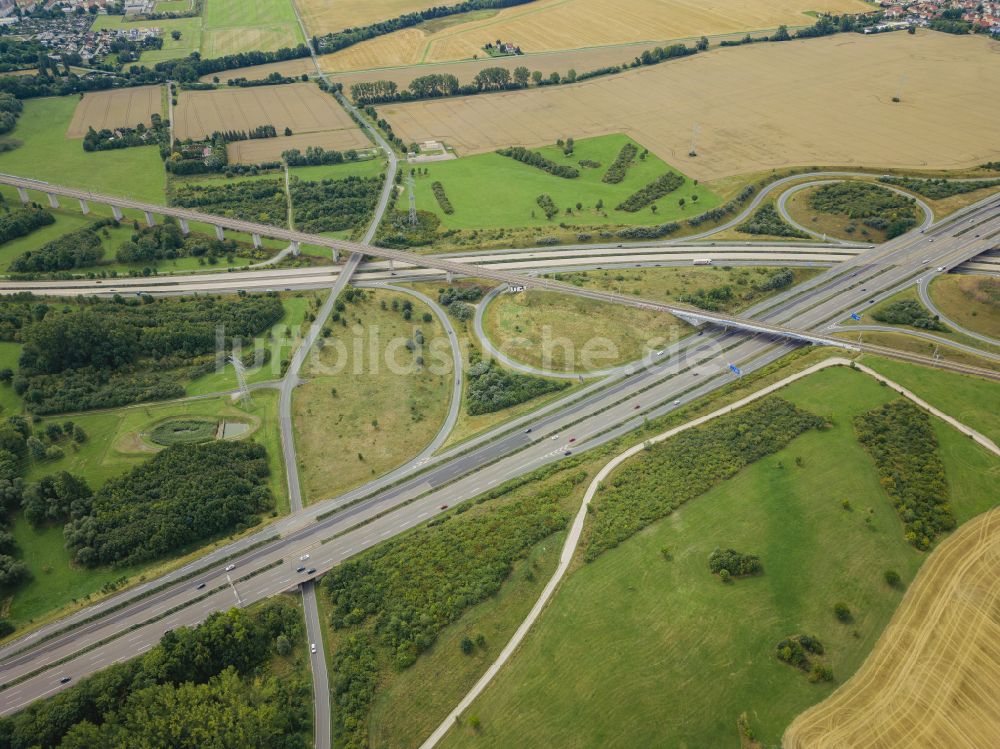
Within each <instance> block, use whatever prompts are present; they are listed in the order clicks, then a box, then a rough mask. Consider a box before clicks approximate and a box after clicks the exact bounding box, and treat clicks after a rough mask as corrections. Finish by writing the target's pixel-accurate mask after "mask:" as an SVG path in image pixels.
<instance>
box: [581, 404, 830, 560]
mask: <svg viewBox="0 0 1000 749" xmlns="http://www.w3.org/2000/svg"><path fill="white" fill-rule="evenodd" d="M823 424H824V421H823V419H821V418H820V417H818V416H814V415H813V414H811V413H808V412H807V411H803V410H802V409H800V408H798V407H796V406H795V405H793V404H792V403H790V402H788V401H786V400H784V399H782V398H778V397H775V396H769V397H767V398H764V399H762V400H760V401H757V402H756V403H754V404H752V405H749V406H745V407H743V408H741V409H740V410H738V411H736V412H735V413H732V414H727V415H725V416H721V417H719V418H717V419H714V420H713V421H710V422H708V423H707V424H705V425H703V426H700V427H695V428H693V429H688V430H686V431H684V432H681V433H680V434H678V435H676V436H675V437H672V438H671V439H669V440H665V441H663V442H659V443H656V444H650V445H649V449H648V450H645V451H643V452H642V453H640V454H639V455H637V456H636V457H634V458H632V459H631V460H629V461H628V462H626V463H625V464H624V465H622V466H621V467H620V468H619V469H618V470H617V471H616V472H615V473H614V474H613V475H612V477H611V478H610V479H609V480H608V481H606V482H605V483H604V485H603V488H602V491H601V492H599V493H598V495H597V497H596V501H595V502H594V503H592V505H591V506H592V507H593V514H592V517H593V527H592V532H591V535H590V538H589V540H588V542H587V548H586V552H585V555H584V556H585V559H587V560H588V561H589V560H593V559H596V558H597V557H598V556H600V555H601V554H602V553H603V552H605V551H607V550H608V549H611V548H614V547H615V546H617V545H618V544H620V543H621V542H622V541H624V540H625V539H627V538H629V537H630V536H632V535H633V534H635V533H637V532H638V531H640V530H642V529H643V528H645V527H646V526H647V525H649V524H650V523H652V522H654V521H656V520H659V519H660V518H662V517H665V516H667V515H669V514H670V513H672V512H673V511H674V510H675V509H677V507H679V506H680V505H682V504H683V503H684V502H686V501H688V500H690V499H693V498H694V497H697V496H699V495H701V494H704V493H705V492H707V491H708V490H709V489H711V488H712V487H713V486H715V485H716V484H718V483H720V482H722V481H725V480H726V479H728V478H730V477H732V476H734V475H736V474H737V473H738V472H739V471H741V470H742V469H743V468H745V467H746V466H748V465H750V464H751V463H754V462H756V461H757V460H760V459H761V458H763V457H764V456H766V455H771V454H773V453H775V452H777V451H778V450H780V449H782V448H783V447H785V445H787V444H788V443H789V442H791V440H792V439H794V438H795V437H797V436H798V435H800V434H802V433H803V432H805V431H806V430H809V429H816V428H819V427H821V426H822V425H823Z"/></svg>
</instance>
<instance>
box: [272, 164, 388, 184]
mask: <svg viewBox="0 0 1000 749" xmlns="http://www.w3.org/2000/svg"><path fill="white" fill-rule="evenodd" d="M384 171H385V159H383V158H375V159H362V160H359V161H345V162H344V163H343V164H329V165H326V166H293V167H291V168H290V169H289V170H288V173H289V174H290V175H291V176H293V177H298V178H299V179H301V180H305V181H307V182H318V181H319V180H323V179H346V178H347V177H376V176H378V175H380V174H382V173H383V172H384Z"/></svg>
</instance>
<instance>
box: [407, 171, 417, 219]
mask: <svg viewBox="0 0 1000 749" xmlns="http://www.w3.org/2000/svg"><path fill="white" fill-rule="evenodd" d="M406 189H407V190H408V191H409V193H410V217H409V219H408V221H409V222H410V226H416V225H417V196H416V195H415V194H414V188H413V170H412V169H411V170H410V176H409V177H408V178H407V180H406Z"/></svg>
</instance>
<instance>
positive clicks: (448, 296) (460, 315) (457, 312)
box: [438, 285, 483, 322]
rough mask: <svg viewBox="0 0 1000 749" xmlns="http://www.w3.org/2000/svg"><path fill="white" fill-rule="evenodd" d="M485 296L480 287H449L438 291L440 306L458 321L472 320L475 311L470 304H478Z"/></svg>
mask: <svg viewBox="0 0 1000 749" xmlns="http://www.w3.org/2000/svg"><path fill="white" fill-rule="evenodd" d="M482 296H483V289H482V287H480V286H464V285H462V286H449V287H448V288H446V289H440V290H439V291H438V304H440V305H441V306H442V307H444V308H445V309H446V310H447V311H448V314H450V315H451V316H452V317H454V318H455V319H456V320H462V321H463V322H464V321H465V320H471V319H472V316H473V314H474V313H475V309H474V308H473V307H472V305H471V304H469V302H478V301H479V300H480V299H481V298H482Z"/></svg>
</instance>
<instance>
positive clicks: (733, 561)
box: [708, 548, 764, 580]
mask: <svg viewBox="0 0 1000 749" xmlns="http://www.w3.org/2000/svg"><path fill="white" fill-rule="evenodd" d="M708 568H709V569H710V570H712V574H713V575H719V576H723V573H725V575H724V577H723V579H724V580H729V579H730V578H733V577H749V576H751V575H759V574H760V573H761V572H763V570H764V568H763V566H762V565H761V563H760V557H758V556H757V555H756V554H744V553H742V552H739V551H736V549H719V548H716V549H715V550H714V551H713V552H712V553H711V554H709V555H708Z"/></svg>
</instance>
